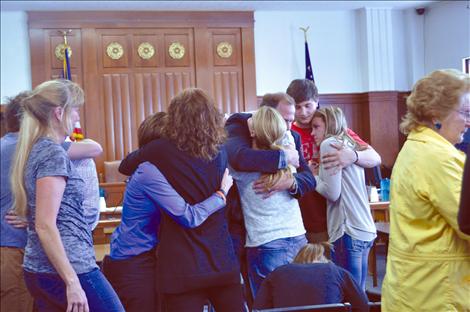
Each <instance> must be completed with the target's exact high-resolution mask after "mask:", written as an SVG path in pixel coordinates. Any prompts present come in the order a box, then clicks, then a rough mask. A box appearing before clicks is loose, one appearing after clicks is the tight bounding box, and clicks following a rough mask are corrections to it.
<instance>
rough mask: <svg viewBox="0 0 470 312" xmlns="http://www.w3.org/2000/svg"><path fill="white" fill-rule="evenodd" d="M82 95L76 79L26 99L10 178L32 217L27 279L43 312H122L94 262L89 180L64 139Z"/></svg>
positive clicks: (17, 201)
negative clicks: (73, 160) (87, 212)
mask: <svg viewBox="0 0 470 312" xmlns="http://www.w3.org/2000/svg"><path fill="white" fill-rule="evenodd" d="M83 101H84V97H83V90H82V89H81V88H80V87H79V86H78V85H77V84H75V83H73V82H71V81H68V80H51V81H46V82H44V83H42V84H40V85H39V86H38V87H36V88H35V89H34V90H33V91H32V92H31V95H30V96H29V97H27V98H26V99H25V100H24V101H23V103H22V105H23V108H24V112H23V119H22V122H21V128H20V132H19V136H18V144H17V148H16V153H15V157H14V164H13V169H12V178H11V182H12V190H13V194H14V207H15V210H16V212H17V214H18V215H20V216H26V217H27V218H28V222H29V225H28V241H27V244H26V248H25V256H24V264H23V266H24V278H25V282H26V285H27V287H28V290H29V292H30V293H31V295H32V296H33V297H34V299H35V302H36V305H37V307H38V310H39V311H64V310H67V311H124V309H123V307H122V305H121V303H120V301H119V298H118V297H117V295H116V293H115V292H114V290H113V289H112V287H111V285H110V284H109V282H108V281H107V280H106V279H105V278H104V276H103V275H102V274H101V272H100V271H99V269H98V267H97V265H96V262H95V255H94V250H93V241H92V236H91V232H90V229H89V227H88V226H87V223H86V220H85V216H84V209H83V200H84V196H83V193H82V189H83V188H84V182H83V180H82V179H81V178H80V176H79V175H78V174H77V171H76V170H75V168H74V166H73V164H72V163H71V161H70V159H69V158H68V156H67V154H66V152H65V150H64V149H63V148H62V147H61V145H60V144H61V143H63V141H64V139H65V136H66V135H67V134H68V133H70V132H71V130H72V129H71V125H72V124H73V122H74V121H76V120H78V118H79V117H78V116H79V114H78V109H79V107H80V106H81V105H82V104H83Z"/></svg>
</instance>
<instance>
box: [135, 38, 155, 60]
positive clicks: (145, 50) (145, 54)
mask: <svg viewBox="0 0 470 312" xmlns="http://www.w3.org/2000/svg"><path fill="white" fill-rule="evenodd" d="M137 53H139V56H140V57H141V58H143V59H144V60H148V59H150V58H152V56H154V54H155V48H154V47H153V45H151V44H150V43H148V42H142V43H141V44H139V47H138V48H137Z"/></svg>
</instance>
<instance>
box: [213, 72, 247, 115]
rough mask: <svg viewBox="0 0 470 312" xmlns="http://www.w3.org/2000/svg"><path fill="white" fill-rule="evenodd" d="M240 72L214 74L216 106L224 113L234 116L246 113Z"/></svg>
mask: <svg viewBox="0 0 470 312" xmlns="http://www.w3.org/2000/svg"><path fill="white" fill-rule="evenodd" d="M240 76H241V75H240V73H239V71H223V72H214V92H215V97H214V99H215V102H216V105H217V106H218V107H219V109H220V110H221V111H222V112H223V113H228V114H232V113H235V112H240V111H244V109H243V108H244V105H243V103H240V99H241V98H242V94H243V93H242V92H241V85H240V79H241V78H240Z"/></svg>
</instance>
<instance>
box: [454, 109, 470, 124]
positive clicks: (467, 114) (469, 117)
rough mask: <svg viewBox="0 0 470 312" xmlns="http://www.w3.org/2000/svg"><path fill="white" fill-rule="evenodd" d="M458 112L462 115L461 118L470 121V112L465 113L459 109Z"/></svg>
mask: <svg viewBox="0 0 470 312" xmlns="http://www.w3.org/2000/svg"><path fill="white" fill-rule="evenodd" d="M456 111H457V112H458V113H459V114H460V116H462V117H463V118H464V119H465V121H470V111H464V110H459V109H457V110H456Z"/></svg>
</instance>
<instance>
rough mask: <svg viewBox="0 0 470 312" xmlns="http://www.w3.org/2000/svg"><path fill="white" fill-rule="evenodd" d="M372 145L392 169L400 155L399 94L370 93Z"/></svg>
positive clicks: (383, 161)
mask: <svg viewBox="0 0 470 312" xmlns="http://www.w3.org/2000/svg"><path fill="white" fill-rule="evenodd" d="M368 96H369V122H370V129H371V141H370V144H371V145H372V146H373V147H374V148H375V150H376V151H377V152H378V153H379V154H380V156H381V157H382V165H383V166H386V167H392V166H393V164H394V163H395V159H396V157H397V155H398V144H399V142H398V109H397V102H398V92H393V91H392V92H369V94H368Z"/></svg>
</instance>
